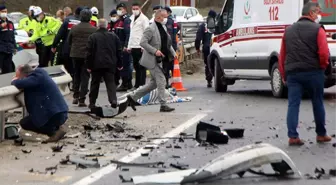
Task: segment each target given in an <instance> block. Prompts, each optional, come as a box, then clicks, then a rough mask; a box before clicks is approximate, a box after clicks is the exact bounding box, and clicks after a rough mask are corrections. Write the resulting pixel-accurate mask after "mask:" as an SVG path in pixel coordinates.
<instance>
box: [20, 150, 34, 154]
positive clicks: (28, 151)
mask: <svg viewBox="0 0 336 185" xmlns="http://www.w3.org/2000/svg"><path fill="white" fill-rule="evenodd" d="M21 151H22V152H23V153H24V154H30V153H31V152H32V150H24V149H22V150H21Z"/></svg>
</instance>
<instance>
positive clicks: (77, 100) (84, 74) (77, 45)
mask: <svg viewBox="0 0 336 185" xmlns="http://www.w3.org/2000/svg"><path fill="white" fill-rule="evenodd" d="M91 16H92V15H91V11H90V10H88V9H83V10H82V11H81V12H80V21H81V22H80V23H79V24H78V25H76V26H74V27H73V28H72V29H71V31H70V33H69V36H68V43H69V46H70V48H71V49H70V57H71V58H72V60H73V63H74V68H75V71H74V73H75V74H74V75H75V77H74V85H73V88H74V89H73V90H74V95H73V98H74V100H73V102H72V103H73V104H75V105H77V104H78V106H79V107H86V104H85V99H86V94H87V93H88V91H89V90H88V85H89V79H90V74H89V73H88V71H87V66H86V64H85V57H86V56H85V54H86V52H87V49H86V45H87V41H88V38H89V36H90V35H91V34H92V33H94V32H96V30H97V28H95V27H94V26H92V25H91V24H90V20H91Z"/></svg>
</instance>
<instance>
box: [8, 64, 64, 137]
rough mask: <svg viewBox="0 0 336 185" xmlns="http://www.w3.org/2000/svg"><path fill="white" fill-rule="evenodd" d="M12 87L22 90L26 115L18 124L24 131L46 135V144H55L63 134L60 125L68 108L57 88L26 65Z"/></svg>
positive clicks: (44, 75) (19, 69) (37, 70)
mask: <svg viewBox="0 0 336 185" xmlns="http://www.w3.org/2000/svg"><path fill="white" fill-rule="evenodd" d="M12 85H14V86H15V87H16V88H18V89H20V90H23V92H24V101H25V105H26V109H27V112H28V113H29V115H28V116H27V117H25V118H23V119H22V120H21V121H20V125H21V127H22V128H23V129H25V130H30V131H33V132H36V133H40V134H45V135H48V136H49V138H48V139H47V140H45V141H44V142H45V143H49V142H57V141H59V140H60V139H62V138H63V137H64V135H65V134H66V132H65V131H64V130H63V128H62V125H63V124H64V123H65V122H66V120H67V119H68V110H69V109H68V106H67V104H66V102H65V100H64V97H63V95H62V94H61V92H60V91H59V89H58V87H57V85H56V84H55V82H54V81H53V79H52V78H51V77H50V76H49V75H48V73H47V72H46V71H45V70H44V69H42V68H37V69H35V70H34V69H32V67H31V66H29V65H28V64H26V65H24V66H20V67H19V68H18V70H17V71H16V76H15V77H14V79H13V80H12Z"/></svg>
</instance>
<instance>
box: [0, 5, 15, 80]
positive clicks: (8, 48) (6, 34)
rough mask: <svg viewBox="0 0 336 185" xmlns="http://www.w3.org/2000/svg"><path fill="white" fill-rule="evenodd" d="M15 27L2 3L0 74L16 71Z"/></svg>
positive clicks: (0, 16)
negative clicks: (14, 61)
mask: <svg viewBox="0 0 336 185" xmlns="http://www.w3.org/2000/svg"><path fill="white" fill-rule="evenodd" d="M14 32H15V29H14V24H13V22H12V21H10V20H8V19H7V8H6V6H5V5H0V74H5V73H11V72H14V71H15V67H14V63H13V60H12V59H13V54H15V53H16V42H15V35H14Z"/></svg>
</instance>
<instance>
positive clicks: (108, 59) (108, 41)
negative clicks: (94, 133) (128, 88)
mask: <svg viewBox="0 0 336 185" xmlns="http://www.w3.org/2000/svg"><path fill="white" fill-rule="evenodd" d="M98 26H99V29H98V31H96V33H94V34H92V35H91V36H90V37H89V42H88V44H87V55H86V64H87V70H88V72H89V73H91V75H92V81H91V87H90V94H89V97H90V105H89V108H90V109H92V108H95V107H96V100H97V98H98V93H99V86H100V80H101V78H104V81H105V84H106V88H107V95H108V100H109V102H110V104H111V107H112V108H115V109H116V108H117V92H116V85H115V83H114V73H115V72H116V70H121V69H122V59H121V52H122V45H121V44H120V40H119V38H118V36H117V35H116V34H114V33H111V32H108V30H107V21H106V20H105V19H99V21H98Z"/></svg>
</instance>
